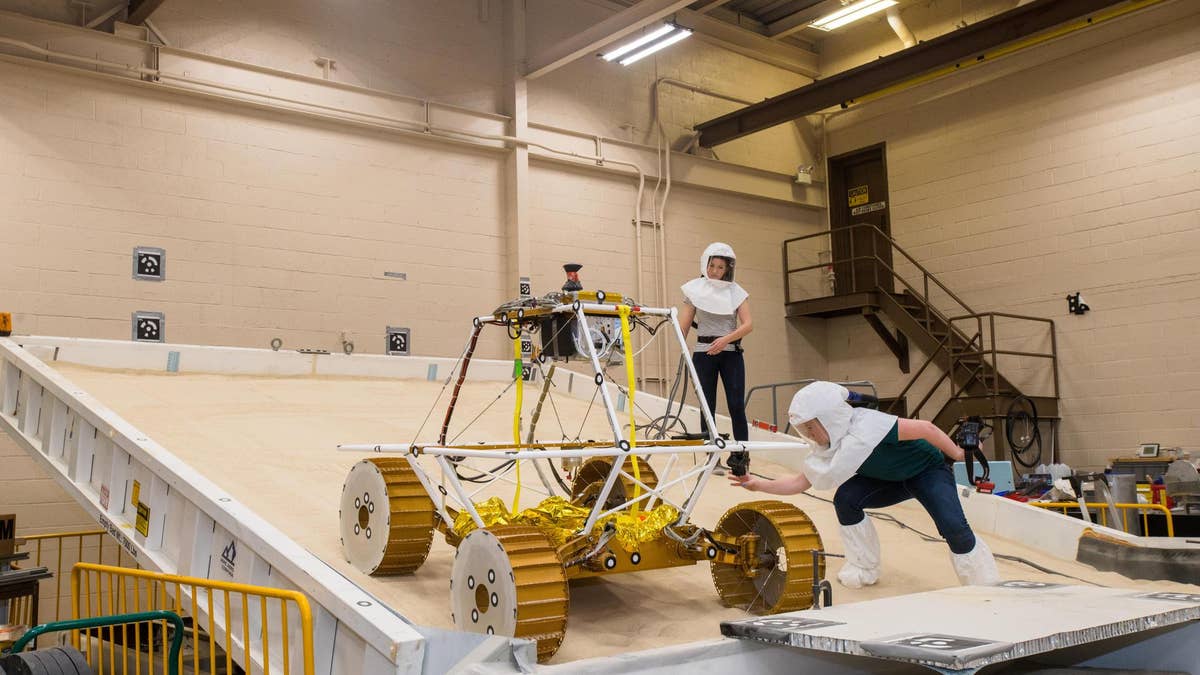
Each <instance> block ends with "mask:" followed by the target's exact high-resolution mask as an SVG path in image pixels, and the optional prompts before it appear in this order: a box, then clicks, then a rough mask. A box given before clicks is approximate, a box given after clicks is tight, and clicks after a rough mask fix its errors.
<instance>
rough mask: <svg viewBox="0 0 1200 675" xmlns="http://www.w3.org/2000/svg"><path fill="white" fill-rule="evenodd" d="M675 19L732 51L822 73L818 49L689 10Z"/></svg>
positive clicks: (810, 73) (795, 69)
mask: <svg viewBox="0 0 1200 675" xmlns="http://www.w3.org/2000/svg"><path fill="white" fill-rule="evenodd" d="M675 20H676V22H677V23H678V24H679V25H680V26H683V27H684V28H690V29H691V30H692V31H693V32H694V33H695V35H696V36H697V37H699V38H700V39H702V40H706V41H708V42H712V43H713V44H716V45H717V46H720V47H724V48H725V49H728V50H729V51H732V52H737V53H738V54H741V55H743V56H748V57H750V58H752V59H755V60H758V61H762V62H763V63H769V64H771V65H773V66H776V67H778V68H783V69H785V70H790V71H792V72H794V73H799V74H801V75H804V76H805V77H809V78H815V77H817V75H818V70H817V66H818V62H817V54H816V53H814V52H810V51H808V50H806V49H801V48H800V47H793V46H791V45H787V44H782V43H780V42H776V41H774V40H771V39H769V38H767V37H764V36H762V35H759V34H758V33H756V32H754V31H751V30H747V29H745V28H739V27H737V26H735V25H733V24H731V23H729V22H728V21H722V20H721V19H717V18H714V17H711V16H708V15H705V14H701V13H699V12H693V11H691V10H687V9H684V10H680V11H679V12H678V13H677V14H676V15H675Z"/></svg>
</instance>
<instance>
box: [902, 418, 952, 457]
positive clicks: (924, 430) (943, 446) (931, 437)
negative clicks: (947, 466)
mask: <svg viewBox="0 0 1200 675" xmlns="http://www.w3.org/2000/svg"><path fill="white" fill-rule="evenodd" d="M898 424H899V427H898V428H897V429H896V431H897V433H898V435H899V438H900V440H902V441H915V440H925V441H929V443H930V444H931V445H933V447H935V448H937V449H938V450H941V451H942V454H943V455H945V456H947V457H949V458H950V459H953V460H954V461H956V462H961V461H963V449H962V448H960V447H958V446H957V445H955V444H954V441H952V440H950V437H949V436H947V435H946V432H944V431H942V430H941V429H939V428H938V427H937V425H936V424H934V423H933V422H927V421H925V420H909V419H904V418H903V417H901V418H900V420H899V422H898Z"/></svg>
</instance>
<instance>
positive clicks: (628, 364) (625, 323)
mask: <svg viewBox="0 0 1200 675" xmlns="http://www.w3.org/2000/svg"><path fill="white" fill-rule="evenodd" d="M629 309H630V307H629V305H617V314H620V315H621V342H622V343H623V344H624V345H625V379H626V380H628V386H629V450H630V461H632V462H633V478H634V480H636V481H637V484H635V485H634V486H633V498H634V499H637V498H638V497H640V496H641V495H642V486H641V481H642V472H641V469H640V468H638V458H637V454H636V453H634V452H633V449H634V448H636V447H637V420H636V418H635V417H634V415H633V395H634V392H635V391H636V388H637V386H636V385H637V380H636V379H635V378H634V374H633V344H632V342H633V341H632V340H631V339H630V338H629ZM630 512H631V513H633V514H634V515H637V512H638V502H634V503H633V507H632V508H631V509H630Z"/></svg>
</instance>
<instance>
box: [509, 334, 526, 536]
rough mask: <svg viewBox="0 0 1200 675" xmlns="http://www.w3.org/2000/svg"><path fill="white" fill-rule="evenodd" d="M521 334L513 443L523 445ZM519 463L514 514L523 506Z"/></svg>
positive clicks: (515, 355) (515, 359)
mask: <svg viewBox="0 0 1200 675" xmlns="http://www.w3.org/2000/svg"><path fill="white" fill-rule="evenodd" d="M521 366H522V364H521V336H520V335H518V336H517V337H515V338H513V377H515V378H517V407H516V409H515V410H513V443H516V444H517V446H520V445H521V406H522V404H523V403H524V398H525V386H524V385H525V379H524V378H523V377H521V375H522V374H523V373H522V368H521ZM514 461H515V462H516V463H517V491H516V492H514V493H513V504H512V514H513V515H514V516H515V515H517V510H518V509H519V508H520V506H521V460H519V459H517V460H514Z"/></svg>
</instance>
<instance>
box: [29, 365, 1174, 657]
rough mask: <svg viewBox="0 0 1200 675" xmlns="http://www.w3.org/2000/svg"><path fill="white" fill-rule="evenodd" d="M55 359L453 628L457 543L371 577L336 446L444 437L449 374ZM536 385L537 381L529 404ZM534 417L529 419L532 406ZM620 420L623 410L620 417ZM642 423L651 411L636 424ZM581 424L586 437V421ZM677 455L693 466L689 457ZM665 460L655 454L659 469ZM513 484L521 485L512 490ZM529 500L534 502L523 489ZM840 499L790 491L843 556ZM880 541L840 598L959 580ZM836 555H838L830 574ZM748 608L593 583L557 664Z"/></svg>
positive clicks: (727, 497)
mask: <svg viewBox="0 0 1200 675" xmlns="http://www.w3.org/2000/svg"><path fill="white" fill-rule="evenodd" d="M53 365H54V367H55V368H57V369H58V370H59V371H61V372H62V373H63V374H64V375H65V376H66V377H68V378H69V379H71V380H72V381H74V382H75V383H76V384H78V385H80V386H81V387H82V388H83V389H84V390H86V391H87V392H89V393H90V394H92V395H94V396H96V397H97V398H99V399H100V400H101V401H103V402H104V403H105V404H106V405H108V406H109V407H111V408H112V409H113V410H115V411H116V412H117V413H118V414H119V415H121V416H122V417H124V418H125V419H126V420H128V421H130V422H131V423H132V424H134V425H135V426H136V427H138V428H139V429H140V430H142V431H143V432H145V433H146V434H148V435H149V437H150V438H152V439H154V440H155V441H157V442H158V443H160V444H162V445H163V446H165V447H166V448H168V449H169V450H170V451H171V452H172V453H174V454H175V455H176V456H178V457H180V458H181V459H183V460H184V461H186V462H188V463H189V464H190V465H191V466H192V467H193V468H195V469H196V470H197V471H199V472H200V473H202V474H203V475H205V476H206V477H207V478H209V479H210V480H212V481H213V482H215V483H216V484H218V485H220V486H221V487H222V488H223V489H225V490H227V491H228V492H229V493H231V494H232V495H234V496H235V497H237V499H239V500H240V501H242V502H243V503H245V504H246V505H248V506H250V507H251V508H253V509H254V510H255V511H257V512H258V513H259V514H260V515H262V516H263V517H264V518H266V519H267V520H269V521H270V522H271V523H272V524H274V525H275V526H276V527H278V528H279V529H280V530H282V531H283V532H284V533H285V534H287V535H288V536H290V537H292V538H293V539H294V540H295V541H297V542H298V543H299V544H300V545H302V546H304V547H306V548H308V549H309V550H310V551H312V552H313V554H315V555H317V556H318V557H320V558H321V559H323V560H325V561H326V562H327V563H329V564H330V565H332V566H333V567H335V568H336V569H338V570H339V571H341V572H342V573H343V574H345V575H346V576H347V577H349V578H350V579H352V580H354V581H355V582H356V583H358V584H359V585H361V586H362V587H363V588H365V589H366V590H367V591H369V592H370V593H372V594H374V595H376V596H378V597H379V598H381V599H383V600H384V601H386V602H388V603H389V604H390V605H391V606H392V607H393V608H394V609H396V610H397V611H398V612H400V613H402V614H403V615H404V616H405V617H407V618H408V619H409V620H411V621H413V622H415V623H418V624H426V625H432V626H440V627H446V628H450V627H452V624H451V622H450V609H449V595H448V592H449V591H448V580H449V579H450V572H451V567H452V563H453V549H452V548H451V547H450V546H448V545H447V544H446V543H445V542H444V541H443V540H442V539H441V538H440V536H435V537H434V543H433V548H432V550H431V552H430V554H429V559H428V560H427V561H426V563H425V565H424V566H423V567H422V568H421V569H419V570H418V571H417V573H416V574H414V575H411V576H405V577H369V576H367V575H364V574H362V573H360V572H358V571H357V570H356V569H354V568H353V567H352V566H351V565H350V564H348V563H347V562H345V560H343V558H342V555H341V548H340V545H339V543H338V518H337V512H338V501H339V497H340V493H341V489H342V482H343V480H344V479H345V477H346V474H347V472H348V471H349V469H350V467H351V466H352V465H353V464H354V463H355V462H357V461H359V460H360V459H362V456H358V455H355V454H350V453H344V452H337V451H336V450H335V449H334V448H335V446H336V445H337V444H339V443H381V442H395V443H407V442H410V441H412V440H417V439H419V440H423V441H431V440H434V439H436V437H437V432H438V429H439V427H440V425H441V420H442V415H443V414H444V410H445V403H446V401H447V400H448V396H449V395H448V393H447V394H446V395H444V396H443V398H442V402H441V403H440V404H439V405H438V406H437V408H436V409H434V410H433V413H432V415H430V416H429V420H428V422H427V423H425V426H424V430H423V431H422V433H421V434H420V435H419V437H418V436H417V434H416V431H417V429H418V428H420V427H421V426H422V423H423V421H424V420H425V418H426V415H427V414H428V413H429V412H430V410H431V407H432V406H433V402H434V400H435V399H436V398H437V396H438V392H439V391H441V390H442V383H441V382H426V381H414V380H385V379H367V378H334V377H257V376H226V375H199V374H167V373H135V372H128V371H107V370H100V369H95V368H86V367H81V366H75V365H70V364H62V363H56V364H53ZM504 386H505V385H504V383H496V382H482V383H468V384H467V386H466V387H465V388H464V391H463V394H462V396H461V397H460V399H459V408H458V411H457V412H456V416H455V424H454V425H452V427H451V436H453V435H454V433H456V432H457V430H460V429H462V428H463V426H465V425H466V423H467V422H469V421H470V420H471V419H472V418H474V417H475V416H476V415H477V414H479V412H480V411H482V410H483V409H484V408H485V407H486V406H487V405H488V404H489V403H491V402H492V401H493V400H494V399H496V397H497V394H499V393H500V392H501V390H503V388H504ZM536 393H537V389H536V387H527V388H526V392H525V401H526V406H527V407H532V405H533V402H534V401H535V400H536ZM554 401H555V406H556V408H557V417H558V418H561V420H562V422H563V425H562V426H563V427H564V428H565V430H566V433H567V435H568V436H570V437H575V436H577V435H578V436H580V437H582V438H584V439H589V438H593V439H604V438H611V432H610V431H609V427H608V424H607V421H606V420H605V419H604V415H603V410H602V408H601V407H600V405H599V403H598V402H597V404H596V405H595V406H593V407H592V409H591V411H590V413H588V414H587V415H586V424H584V421H585V413H586V412H587V410H588V402H587V401H580V400H578V399H574V398H571V397H569V396H567V395H559V396H555V397H554ZM512 406H513V397H512V395H511V392H510V393H509V394H508V395H506V396H505V397H504V398H502V399H501V400H500V401H498V402H496V403H495V404H494V405H492V407H491V408H490V409H489V410H488V411H487V412H486V413H484V414H483V416H482V417H480V418H479V420H478V421H476V422H474V423H473V424H472V425H471V426H470V428H469V429H468V430H467V431H466V432H465V433H464V434H463V435H462V437H461V438H460V439H459V440H460V442H478V441H485V440H486V441H492V442H507V441H511V440H512V419H513V409H512ZM526 419H528V415H527V416H526ZM621 421H622V422H627V418H626V417H624V416H623V415H622V417H621ZM640 421H644V420H640ZM581 425H582V432H581V431H580V429H581ZM538 428H539V433H538V434H537V436H538V438H540V439H558V438H560V437H561V435H562V433H563V432H562V431H561V430H560V427H559V424H558V422H557V420H556V415H555V410H554V409H553V408H552V407H551V406H550V404H549V403H547V405H546V406H545V408H544V410H543V416H542V421H541V422H540V423H539V427H538ZM770 459H771V457H770V455H769V454H764V455H762V456H759V457H756V458H755V459H754V461H753V466H752V468H753V470H754V471H755V472H757V473H761V474H765V475H769V476H777V475H781V474H783V473H785V472H787V469H785V468H783V467H781V466H780V465H778V464H775V463H773V462H771V461H770ZM680 460H681V461H682V462H683V463H685V464H686V465H688V466H690V465H691V464H692V461H693V460H692V456H691V455H683V456H681V458H680ZM665 463H666V458H665V457H663V456H660V457H656V458H655V459H654V460H653V461H652V464H653V466H654V467H655V468H656V469H657V470H659V471H660V473H661V470H662V468H663V466H664V465H665ZM523 481H524V484H525V485H526V486H531V485H534V484H536V482H537V479H536V474H534V472H533V471H532V470H528V471H524V472H523ZM510 494H511V489H510V490H509V491H508V492H507V493H506V495H510ZM522 494H523V495H526V496H523V498H522V506H523V507H525V506H532V505H533V502H534V500H535V499H536V497H535V496H534V495H533V493H532V492H531V491H530V490H529V489H525V490H524V491H523V492H522ZM830 496H831V494H825V493H817V494H815V495H795V496H790V497H780V499H783V500H785V501H789V502H791V503H794V504H796V505H797V506H799V507H800V508H801V509H803V510H804V511H805V512H806V513H807V514H808V515H809V517H811V518H812V519H813V521H814V522H815V523H816V525H817V529H818V531H819V532H820V533H821V536H822V539H823V541H824V545H825V548H826V549H827V550H829V551H830V552H832V553H841V552H842V544H841V541H840V539H839V537H838V534H837V520H836V517H835V515H834V512H833V507H832V505H830V504H828V503H826V502H824V501H822V500H821V499H820V498H828V497H830ZM762 498H772V497H770V496H766V497H764V496H763V495H761V494H759V493H750V492H747V491H745V490H743V489H741V488H737V487H733V486H731V485H729V484H728V483H727V482H726V480H725V479H724V478H718V477H714V478H713V480H711V481H710V482H709V484H708V488H707V489H706V491H705V493H704V495H703V498H702V499H701V501H700V503H699V505H698V507H697V508H696V510H695V511H694V512H693V516H692V522H694V523H696V524H698V525H700V526H704V527H713V526H715V525H716V523H717V521H718V520H719V518H720V517H721V515H722V514H723V513H724V512H725V511H726V510H727V509H729V508H730V507H731V506H733V505H734V504H736V503H738V502H742V501H753V500H756V499H762ZM886 513H888V514H890V515H891V516H893V517H895V518H896V519H898V520H900V521H902V522H903V523H905V524H907V525H908V526H910V527H912V528H916V529H917V530H920V531H922V532H925V533H929V534H933V535H935V536H936V529H935V527H934V525H933V522H932V521H931V520H930V518H929V516H927V515H926V514H925V512H924V510H923V509H922V508H921V507H920V505H919V504H917V503H916V502H915V501H912V500H910V501H909V502H906V503H904V504H901V505H898V506H895V507H892V508H890V509H887V511H886ZM876 528H877V529H878V531H879V538H880V540H881V542H882V550H883V573H882V578H881V579H880V581H879V583H878V584H876V585H875V586H871V587H868V588H865V589H861V590H850V589H846V588H843V587H842V586H840V585H839V584H838V583H837V582H836V581H834V595H833V597H834V603H835V604H844V603H848V602H857V601H861V600H869V599H872V598H880V597H889V596H895V595H902V594H906V593H916V592H920V591H929V590H934V589H938V588H944V587H947V586H953V585H956V584H957V583H958V582H957V580H956V578H955V576H954V571H953V569H952V567H951V565H950V557H949V549H947V548H946V545H945V544H943V543H940V542H928V541H925V540H923V539H922V538H921V537H920V536H919V535H918V534H917V533H915V532H913V531H912V530H907V529H904V528H901V527H899V526H897V525H895V524H894V523H890V522H886V521H876ZM987 541H988V542H989V544H990V545H991V548H992V550H993V551H994V552H996V553H998V554H1009V555H1014V556H1020V557H1022V558H1025V559H1027V560H1030V561H1032V562H1035V563H1037V564H1039V565H1041V566H1043V567H1046V568H1049V569H1051V570H1055V571H1057V572H1061V573H1063V574H1067V575H1070V576H1072V577H1076V578H1078V579H1082V580H1086V581H1089V582H1094V583H1097V584H1101V585H1104V586H1114V587H1128V588H1139V589H1147V590H1160V589H1161V590H1172V589H1187V590H1188V591H1189V592H1195V589H1196V587H1195V586H1187V585H1183V584H1175V583H1169V582H1147V581H1134V580H1130V579H1127V578H1125V577H1122V576H1120V575H1117V574H1113V573H1105V572H1098V571H1096V570H1095V569H1093V568H1091V567H1089V566H1086V565H1082V564H1079V563H1075V562H1070V561H1064V560H1059V559H1056V558H1052V557H1050V556H1048V555H1044V554H1041V553H1040V552H1038V551H1036V550H1033V549H1030V548H1027V547H1025V546H1023V545H1022V544H1020V543H1018V542H1014V541H1009V540H1005V539H1000V538H997V537H994V536H990V535H989V536H987ZM998 562H999V567H1000V574H1001V576H1003V577H1004V578H1007V579H1027V580H1038V581H1056V582H1065V583H1080V582H1079V581H1075V580H1072V579H1069V578H1065V577H1063V576H1058V575H1053V574H1047V573H1044V572H1039V571H1038V570H1036V569H1034V568H1033V567H1030V566H1028V565H1024V564H1020V563H1016V562H1009V561H1006V560H999V561H998ZM839 566H840V561H839V560H837V559H830V565H829V572H828V577H829V578H830V579H833V578H834V577H835V575H836V571H837V569H838V567H839ZM744 616H746V613H745V612H743V611H740V610H737V609H731V608H725V607H722V606H721V604H720V602H719V601H718V599H717V595H716V591H715V590H714V588H713V584H712V578H711V576H710V575H709V570H708V565H707V564H703V563H702V564H697V565H694V566H692V567H683V568H674V569H666V570H655V571H649V572H642V573H634V574H624V575H618V576H614V577H611V578H609V579H605V580H587V581H582V582H579V583H576V584H573V585H572V586H571V592H570V615H569V622H568V628H567V636H566V640H565V641H564V642H563V645H562V648H561V649H560V650H559V652H558V654H557V655H556V656H555V658H554V662H557V663H562V662H565V661H571V660H575V659H579V658H585V657H592V656H602V655H609V654H618V653H624V652H630V651H637V650H641V649H649V648H653V647H662V646H667V645H672V644H679V643H684V642H691V641H695V640H704V639H712V638H716V637H719V636H720V628H719V623H720V622H721V621H722V620H727V619H738V618H742V617H744Z"/></svg>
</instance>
